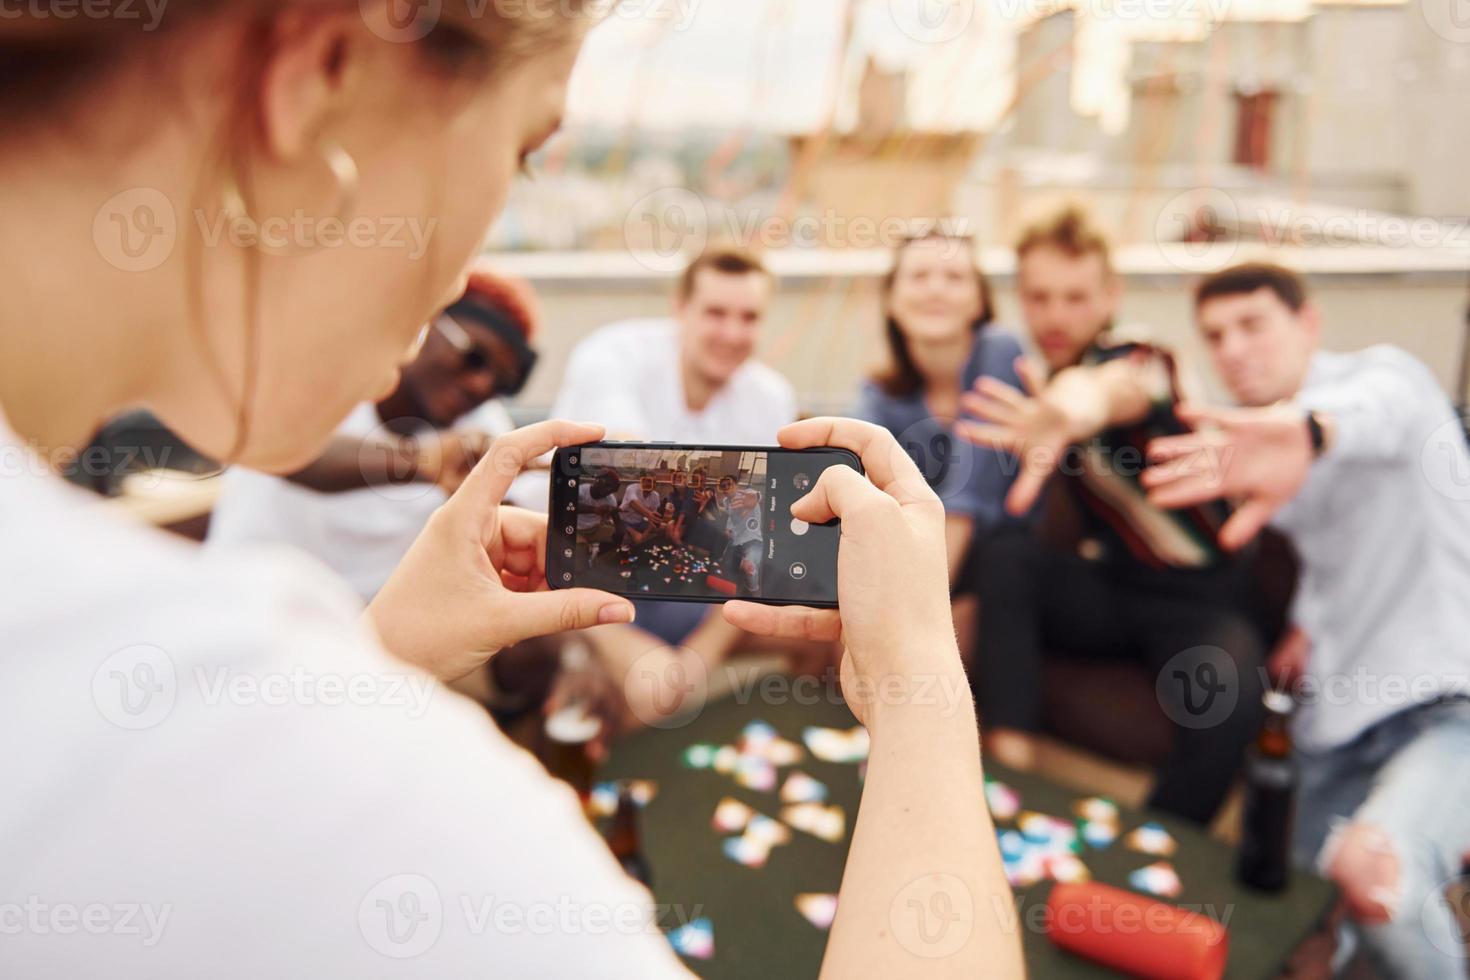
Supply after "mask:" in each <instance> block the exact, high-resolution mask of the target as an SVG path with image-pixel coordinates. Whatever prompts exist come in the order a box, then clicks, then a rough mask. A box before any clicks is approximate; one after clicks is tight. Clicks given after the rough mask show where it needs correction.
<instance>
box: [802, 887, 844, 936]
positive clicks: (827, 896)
mask: <svg viewBox="0 0 1470 980" xmlns="http://www.w3.org/2000/svg"><path fill="white" fill-rule="evenodd" d="M796 911H798V912H800V913H801V917H802V918H804V919H806V921H808V922H810V923H811V924H812V925H814V926H816V927H817V928H818V929H830V928H832V920H833V919H834V918H836V917H837V896H836V895H833V894H831V893H829V892H804V893H802V894H800V895H797V896H796Z"/></svg>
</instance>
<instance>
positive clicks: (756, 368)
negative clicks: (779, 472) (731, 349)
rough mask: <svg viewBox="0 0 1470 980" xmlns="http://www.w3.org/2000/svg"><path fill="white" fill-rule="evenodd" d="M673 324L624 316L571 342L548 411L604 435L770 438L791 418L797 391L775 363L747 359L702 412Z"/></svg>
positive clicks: (767, 441)
mask: <svg viewBox="0 0 1470 980" xmlns="http://www.w3.org/2000/svg"><path fill="white" fill-rule="evenodd" d="M679 342H680V341H679V324H678V323H676V322H675V321H674V320H672V319H669V318H662V319H651V320H625V321H623V322H621V323H614V324H610V325H609V326H606V327H602V328H601V329H599V330H597V331H595V332H594V333H593V334H592V335H591V336H589V337H587V338H586V339H585V340H583V341H582V342H581V343H580V344H578V345H577V346H576V347H575V348H573V349H572V354H571V358H570V360H569V361H568V363H567V372H566V376H565V377H564V378H563V379H562V384H561V390H560V391H559V392H558V393H557V396H556V402H555V404H554V405H553V407H552V409H551V414H552V417H554V418H564V419H572V420H574V421H578V422H596V423H599V424H601V425H605V426H607V437H608V438H609V439H627V440H640V439H641V440H646V441H650V442H656V441H669V442H684V443H714V444H718V443H728V444H731V445H747V444H749V445H774V444H775V442H776V430H777V429H779V428H781V426H783V425H785V424H786V423H788V422H791V421H793V420H794V419H795V418H796V393H795V392H794V391H793V390H792V387H791V383H790V382H789V381H787V380H786V379H785V378H783V377H782V376H781V375H780V374H778V373H776V371H774V370H773V369H771V368H769V367H767V366H766V365H764V364H762V363H760V362H759V361H756V360H748V361H746V362H745V363H744V364H742V365H741V366H740V368H739V369H738V370H737V371H736V372H735V374H734V375H733V376H732V377H731V378H730V381H729V383H727V384H726V385H725V386H724V387H723V388H721V389H720V390H719V391H717V392H715V394H714V397H712V398H711V399H710V401H709V404H708V405H706V406H705V407H704V410H703V411H701V412H694V411H691V410H690V408H689V403H688V401H687V400H686V399H685V398H684V383H683V375H682V373H681V370H680V367H679Z"/></svg>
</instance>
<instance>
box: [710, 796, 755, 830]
mask: <svg viewBox="0 0 1470 980" xmlns="http://www.w3.org/2000/svg"><path fill="white" fill-rule="evenodd" d="M753 816H755V811H754V810H752V809H751V808H750V807H748V806H746V805H745V804H744V803H741V802H740V801H739V800H737V799H735V798H734V797H733V796H727V797H725V798H724V799H723V800H721V801H720V802H719V804H718V805H717V806H716V807H715V816H714V821H713V824H714V828H715V829H716V830H718V831H720V832H721V833H726V834H734V833H739V832H740V831H742V830H744V829H745V825H746V824H748V823H750V818H751V817H753Z"/></svg>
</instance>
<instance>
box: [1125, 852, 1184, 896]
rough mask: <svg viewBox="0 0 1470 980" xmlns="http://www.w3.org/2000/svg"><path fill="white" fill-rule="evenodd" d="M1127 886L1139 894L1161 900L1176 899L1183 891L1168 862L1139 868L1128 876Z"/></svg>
mask: <svg viewBox="0 0 1470 980" xmlns="http://www.w3.org/2000/svg"><path fill="white" fill-rule="evenodd" d="M1128 884H1129V885H1131V886H1132V887H1134V888H1136V889H1138V890H1139V891H1141V892H1148V893H1149V894H1150V895H1158V896H1159V897H1161V898H1178V897H1179V893H1180V892H1181V891H1183V890H1184V885H1183V884H1182V883H1181V882H1180V881H1179V873H1178V872H1177V871H1175V870H1174V866H1173V865H1172V864H1170V863H1169V862H1168V861H1159V862H1157V863H1155V864H1150V865H1149V866H1148V867H1146V868H1139V869H1138V870H1137V871H1135V872H1133V873H1132V874H1131V875H1129V876H1128Z"/></svg>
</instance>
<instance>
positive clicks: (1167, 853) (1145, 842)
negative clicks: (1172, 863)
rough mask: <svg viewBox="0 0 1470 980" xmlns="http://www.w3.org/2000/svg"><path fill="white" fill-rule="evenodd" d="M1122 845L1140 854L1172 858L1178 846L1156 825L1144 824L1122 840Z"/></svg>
mask: <svg viewBox="0 0 1470 980" xmlns="http://www.w3.org/2000/svg"><path fill="white" fill-rule="evenodd" d="M1123 843H1124V844H1126V845H1128V847H1130V848H1132V849H1133V850H1135V851H1138V852H1139V853H1140V854H1150V855H1152V856H1154V857H1172V856H1173V855H1174V852H1175V851H1177V850H1178V849H1179V845H1178V844H1177V843H1176V842H1175V841H1174V838H1173V837H1172V836H1170V834H1169V832H1168V831H1167V830H1165V829H1164V828H1163V827H1162V826H1160V825H1159V824H1156V823H1146V824H1144V825H1143V826H1142V827H1139V828H1138V829H1137V830H1135V831H1133V833H1131V834H1129V835H1128V836H1127V837H1125V838H1123Z"/></svg>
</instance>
